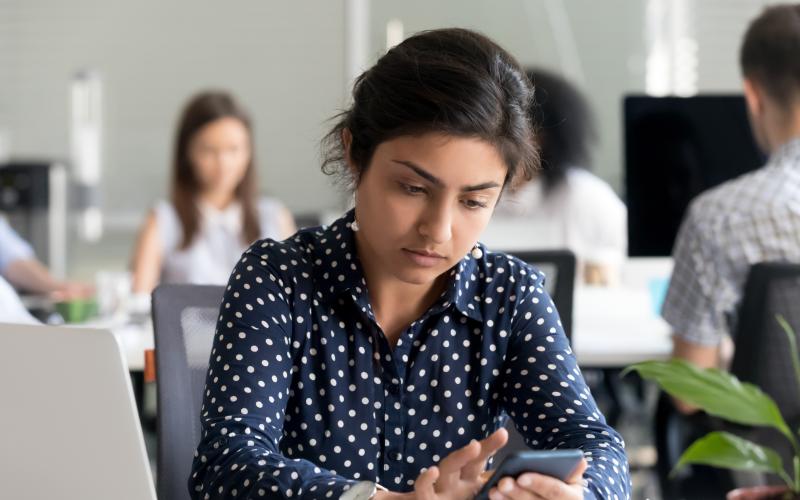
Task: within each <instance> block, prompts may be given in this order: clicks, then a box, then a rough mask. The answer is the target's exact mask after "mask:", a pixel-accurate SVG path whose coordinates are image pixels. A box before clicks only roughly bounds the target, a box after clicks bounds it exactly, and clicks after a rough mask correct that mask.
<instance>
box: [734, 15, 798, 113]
mask: <svg viewBox="0 0 800 500" xmlns="http://www.w3.org/2000/svg"><path fill="white" fill-rule="evenodd" d="M739 62H740V64H741V66H742V73H743V74H744V76H745V77H747V78H751V79H752V80H754V81H755V82H757V83H758V84H760V85H761V86H762V87H763V88H764V90H765V91H766V92H767V94H769V96H770V97H772V98H773V99H775V100H776V101H778V103H780V104H792V103H794V102H797V101H798V100H800V5H788V4H787V5H775V6H772V7H767V8H766V9H764V12H762V13H761V15H760V16H758V17H757V18H756V19H754V20H753V22H752V23H750V26H749V27H748V28H747V33H746V34H745V36H744V41H743V42H742V48H741V51H740V54H739Z"/></svg>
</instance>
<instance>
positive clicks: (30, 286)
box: [0, 219, 94, 300]
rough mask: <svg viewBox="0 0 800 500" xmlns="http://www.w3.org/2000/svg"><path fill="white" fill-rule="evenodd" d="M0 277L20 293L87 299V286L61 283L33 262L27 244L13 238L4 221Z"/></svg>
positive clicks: (89, 291) (1, 224)
mask: <svg viewBox="0 0 800 500" xmlns="http://www.w3.org/2000/svg"><path fill="white" fill-rule="evenodd" d="M0 274H2V275H3V276H4V277H5V279H6V280H8V282H9V283H10V284H12V285H13V286H14V287H15V288H17V289H20V290H22V291H24V292H29V293H37V294H52V295H54V296H55V297H56V298H57V299H60V300H65V299H73V298H80V297H87V296H90V295H92V293H94V290H93V288H92V287H91V286H90V285H86V284H83V283H71V282H66V281H61V280H58V279H56V278H55V277H53V275H52V274H50V271H49V270H48V269H47V267H45V266H44V264H42V263H41V262H39V261H38V260H37V259H36V255H35V254H34V252H33V248H31V246H30V244H29V243H28V242H27V241H25V240H24V239H23V238H22V237H20V236H19V234H17V232H16V231H14V229H13V228H12V227H11V226H10V225H9V224H8V222H7V221H6V220H5V219H0Z"/></svg>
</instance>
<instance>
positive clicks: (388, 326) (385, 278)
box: [356, 235, 447, 346]
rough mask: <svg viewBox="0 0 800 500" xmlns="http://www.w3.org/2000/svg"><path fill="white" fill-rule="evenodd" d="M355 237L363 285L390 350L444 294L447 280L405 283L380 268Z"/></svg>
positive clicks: (443, 277) (438, 279)
mask: <svg viewBox="0 0 800 500" xmlns="http://www.w3.org/2000/svg"><path fill="white" fill-rule="evenodd" d="M359 239H360V238H359V237H358V235H357V236H356V247H357V249H358V253H359V259H360V261H361V266H362V268H363V270H364V279H365V281H366V283H367V290H368V294H369V300H370V304H371V305H372V310H373V312H374V313H375V319H376V320H377V322H378V325H379V326H380V327H381V329H382V330H383V333H384V335H386V337H387V339H389V342H390V343H391V345H392V346H394V345H395V343H396V342H397V340H398V339H399V338H400V335H401V334H402V332H403V330H405V329H406V328H407V327H408V325H409V324H411V323H412V322H413V321H415V320H417V319H418V318H419V317H420V316H422V314H423V313H424V312H425V311H427V310H428V309H429V308H430V307H431V306H432V305H433V304H434V303H436V300H437V299H438V298H439V297H440V296H441V294H442V292H443V291H444V287H445V285H446V282H447V279H446V276H440V277H439V278H437V279H436V280H435V281H433V282H431V283H425V284H420V285H418V284H414V283H406V282H403V281H401V280H399V279H398V278H397V277H395V276H393V275H392V273H391V272H390V271H389V270H387V269H383V268H381V266H380V262H379V260H378V259H377V258H376V257H377V256H373V255H371V252H370V249H369V248H368V246H367V245H364V244H360V242H359V241H358V240H359Z"/></svg>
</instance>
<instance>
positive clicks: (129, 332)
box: [75, 317, 155, 371]
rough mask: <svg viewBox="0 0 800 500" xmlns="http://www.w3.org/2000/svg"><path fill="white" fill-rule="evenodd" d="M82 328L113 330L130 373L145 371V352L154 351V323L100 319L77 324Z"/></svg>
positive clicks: (148, 321) (122, 318) (125, 319)
mask: <svg viewBox="0 0 800 500" xmlns="http://www.w3.org/2000/svg"><path fill="white" fill-rule="evenodd" d="M75 326H80V327H82V328H86V327H88V328H104V329H108V330H111V332H112V333H113V334H114V336H115V337H116V338H117V342H119V345H120V347H121V348H122V352H123V354H124V355H125V356H124V357H125V362H126V363H127V364H128V370H129V371H144V352H145V351H146V350H148V349H153V348H154V345H155V342H154V338H153V323H152V321H151V320H147V321H145V322H143V323H131V322H130V321H128V319H127V318H125V317H118V318H100V319H94V320H91V321H88V322H86V323H80V324H76V325H75Z"/></svg>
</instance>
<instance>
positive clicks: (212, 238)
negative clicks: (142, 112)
mask: <svg viewBox="0 0 800 500" xmlns="http://www.w3.org/2000/svg"><path fill="white" fill-rule="evenodd" d="M252 135H253V134H252V126H251V122H250V118H249V116H248V114H247V113H246V111H245V110H244V109H243V108H242V107H241V105H240V104H239V103H238V102H236V100H235V99H234V98H233V97H232V96H230V95H229V94H227V93H225V92H203V93H201V94H198V95H196V96H195V97H194V98H192V99H191V100H190V101H189V103H188V105H187V106H186V108H185V109H184V111H183V114H182V116H181V119H180V124H179V127H178V133H177V137H176V142H175V149H174V158H173V163H172V188H171V199H170V200H169V201H160V202H158V203H157V204H156V206H155V207H154V208H153V209H152V211H151V212H150V214H149V215H148V217H147V219H146V221H145V223H144V226H143V227H142V229H141V231H140V232H139V236H138V240H137V243H136V250H135V254H134V257H133V291H134V292H135V293H147V294H149V293H150V292H151V291H152V290H153V288H155V286H156V285H157V284H158V283H159V282H169V283H195V284H224V283H225V282H227V280H228V276H229V275H230V269H231V267H233V265H234V264H235V263H236V261H237V260H238V258H239V256H240V255H241V254H242V252H243V251H244V250H245V249H246V248H247V247H248V245H249V244H250V243H252V242H253V241H255V240H257V239H261V238H274V239H279V240H280V239H284V238H286V237H288V236H290V235H291V234H292V233H294V232H295V230H296V228H295V223H294V220H293V218H292V215H291V214H290V213H289V211H288V210H287V209H286V207H284V205H283V204H282V203H280V202H279V201H278V200H276V199H274V198H268V197H258V196H257V189H258V182H257V180H256V167H255V161H254V148H253V137H252Z"/></svg>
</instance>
